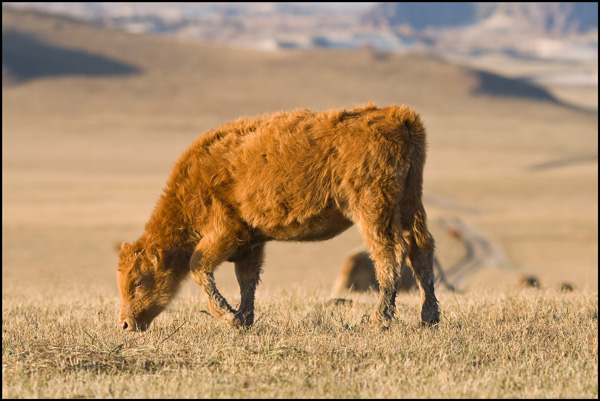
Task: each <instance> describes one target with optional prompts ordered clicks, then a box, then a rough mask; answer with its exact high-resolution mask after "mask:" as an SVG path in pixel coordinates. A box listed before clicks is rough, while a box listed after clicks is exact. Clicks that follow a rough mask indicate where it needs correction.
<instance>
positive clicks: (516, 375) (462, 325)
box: [2, 287, 598, 398]
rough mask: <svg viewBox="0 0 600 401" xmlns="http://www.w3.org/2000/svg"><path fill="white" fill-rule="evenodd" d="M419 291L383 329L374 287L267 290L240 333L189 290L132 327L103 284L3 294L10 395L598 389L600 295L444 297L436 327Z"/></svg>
mask: <svg viewBox="0 0 600 401" xmlns="http://www.w3.org/2000/svg"><path fill="white" fill-rule="evenodd" d="M77 294H79V295H77ZM82 294H84V295H82ZM418 298H419V297H418V295H417V294H416V293H414V292H413V293H409V294H400V295H399V297H398V301H397V307H398V319H397V321H396V322H395V324H394V325H392V327H391V328H390V329H389V330H388V331H373V330H371V329H370V328H369V325H368V322H367V320H368V318H367V316H368V315H369V314H370V312H371V310H372V308H373V307H374V305H375V302H376V295H375V294H373V293H368V294H356V295H354V294H353V295H352V300H353V302H330V299H329V297H328V296H327V295H326V290H325V289H324V288H323V289H315V290H307V289H305V288H302V287H296V288H295V289H293V290H279V291H276V292H272V293H269V292H268V291H262V293H261V294H259V300H258V304H257V320H256V324H255V326H254V327H253V328H251V329H249V330H244V331H236V330H234V329H232V328H230V327H229V326H227V325H225V324H223V323H221V322H220V321H218V320H217V319H215V318H213V317H212V316H210V315H208V314H207V313H206V311H205V309H206V302H205V300H204V299H203V298H202V297H199V296H196V295H194V296H183V297H180V298H178V299H177V300H176V301H175V302H174V304H173V305H172V306H171V307H170V308H169V309H168V310H167V311H166V312H165V313H163V314H162V315H161V316H159V317H158V318H157V320H156V321H155V322H154V323H153V325H152V326H151V328H150V329H149V330H148V331H147V332H145V333H133V334H132V333H123V332H121V331H120V330H118V327H117V323H116V319H117V315H118V307H119V305H118V299H116V298H114V297H110V298H108V297H105V296H103V295H102V291H100V290H98V291H97V292H93V291H92V292H89V291H88V292H87V294H86V293H85V292H78V293H75V292H73V293H68V294H64V295H63V296H62V297H60V298H56V299H54V300H50V301H48V300H47V299H43V298H41V297H37V296H35V295H34V294H31V296H7V297H5V296H4V295H3V299H2V305H3V306H2V320H3V325H2V376H3V380H2V397H3V398H5V397H6V398H13V397H18V398H30V397H44V398H47V397H48V398H54V397H60V398H67V397H68V398H74V397H102V398H105V397H128V398H133V397H135V398H138V397H143V398H163V397H182V398H188V397H219V398H220V397H236V398H237V397H247V398H254V397H269V398H275V397H277V398H279V397H293V398H297V397H303V398H309V397H310V398H312V397H320V398H333V397H336V398H337V397H342V398H356V397H361V398H371V397H382V398H396V397H402V398H404V397H409V398H410V397H427V398H435V397H460V398H463V397H474V398H530V397H531V398H533V397H536V398H538V397H539V398H555V397H556V398H571V397H575V398H597V397H598V294H597V292H571V293H564V292H560V291H558V290H542V291H540V290H535V289H528V290H509V291H506V292H497V293H483V292H480V293H477V292H472V293H470V294H469V295H468V296H464V295H454V294H450V293H441V294H440V296H439V298H440V302H441V305H442V309H443V317H442V321H441V323H440V324H439V326H438V327H437V328H434V329H431V328H423V327H421V326H420V324H419V318H418V316H419V314H418V311H419V304H418V302H419V301H418Z"/></svg>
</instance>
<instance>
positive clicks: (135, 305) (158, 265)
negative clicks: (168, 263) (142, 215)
mask: <svg viewBox="0 0 600 401" xmlns="http://www.w3.org/2000/svg"><path fill="white" fill-rule="evenodd" d="M162 256H163V255H162V252H160V251H157V250H156V249H155V248H150V249H147V247H146V246H145V244H144V242H143V241H142V240H138V241H136V242H134V243H132V244H127V243H123V244H122V245H121V251H120V253H119V268H118V270H117V282H118V284H119V292H120V293H121V314H120V320H119V322H120V326H121V327H122V328H123V330H128V331H135V330H142V331H143V330H146V329H147V328H148V326H149V325H150V323H151V322H152V320H153V319H154V318H155V317H156V316H158V314H159V313H160V312H162V311H163V310H164V309H165V308H166V306H167V304H168V303H169V302H170V301H171V299H173V297H174V296H175V293H176V292H177V289H178V287H179V283H180V281H181V280H180V279H178V278H177V277H176V274H175V272H174V271H173V269H168V268H166V267H165V263H164V260H163V258H162Z"/></svg>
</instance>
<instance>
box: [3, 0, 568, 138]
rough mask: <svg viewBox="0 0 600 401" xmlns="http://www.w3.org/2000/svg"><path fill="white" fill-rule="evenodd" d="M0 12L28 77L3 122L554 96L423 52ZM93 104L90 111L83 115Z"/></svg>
mask: <svg viewBox="0 0 600 401" xmlns="http://www.w3.org/2000/svg"><path fill="white" fill-rule="evenodd" d="M2 18H3V21H2V27H3V42H5V43H6V44H7V46H6V47H7V50H6V51H5V50H4V49H3V55H2V58H3V60H2V61H3V67H4V68H3V75H5V76H14V77H16V78H20V79H26V80H27V85H19V81H17V82H16V85H12V86H10V87H6V86H4V88H3V111H4V116H5V117H6V121H7V123H6V124H10V123H11V122H12V123H14V124H25V123H27V122H28V121H29V120H28V118H29V117H28V116H30V115H36V118H37V119H38V121H44V119H45V118H47V119H48V121H49V122H52V121H57V122H58V121H67V122H68V123H69V124H78V123H81V124H88V123H90V121H96V122H98V123H99V122H101V121H109V122H110V123H111V124H117V123H118V124H140V125H142V126H144V127H145V126H155V127H158V126H166V125H169V126H171V125H173V124H174V125H181V126H183V125H186V124H188V125H189V124H192V125H198V126H202V127H205V126H209V125H214V124H215V123H216V122H218V121H227V120H229V119H232V118H237V117H240V116H250V115H256V114H259V113H263V112H271V111H277V110H289V109H294V108H304V107H306V108H310V109H314V110H318V109H325V108H331V107H352V106H354V105H356V104H361V103H366V102H368V101H375V102H377V103H378V104H380V105H386V104H390V103H397V104H410V105H411V106H413V107H415V108H418V109H422V110H427V109H429V110H436V113H440V112H442V111H443V112H444V113H452V110H454V109H457V108H460V109H461V110H464V109H468V108H469V107H471V105H473V104H477V107H483V106H481V105H484V104H485V101H486V100H487V99H494V101H495V103H494V106H493V107H494V108H497V107H498V104H500V103H499V102H498V101H497V100H498V99H500V100H502V99H506V100H507V101H506V103H505V104H506V105H508V106H510V107H512V106H511V105H512V103H511V102H513V100H515V99H519V100H530V101H531V102H530V103H531V104H532V105H535V104H538V103H542V102H543V103H546V104H557V105H558V104H559V103H558V102H557V101H556V99H555V98H554V97H553V96H552V95H551V94H550V93H548V91H546V90H545V89H544V88H542V87H540V86H537V85H535V84H530V83H527V82H522V81H519V80H516V79H511V78H507V77H502V76H499V75H497V74H492V73H490V72H485V71H478V70H475V69H471V68H467V67H464V66H459V65H455V64H452V63H449V62H445V61H443V60H441V59H439V58H435V57H432V56H429V55H424V54H387V55H385V56H382V55H381V54H379V53H378V52H375V51H372V50H371V49H368V48H364V49H360V50H311V51H281V52H261V51H256V50H249V49H241V48H233V47H225V46H219V45H216V44H210V43H203V42H197V41H184V40H177V39H175V38H169V37H159V36H151V35H134V34H129V33H125V32H122V31H118V30H113V29H108V28H103V27H100V26H97V25H93V24H86V23H82V22H79V21H73V20H69V19H65V18H61V17H56V16H52V15H48V14H43V13H39V12H28V11H17V10H10V9H4V10H3V14H2ZM19 43H20V44H21V45H23V44H25V45H24V46H22V47H20V48H19V46H18V44H19ZM3 47H5V46H4V43H3ZM11 47H12V50H11ZM75 65H79V67H80V68H75V67H74V66H75ZM7 66H8V68H6V67H7ZM3 83H4V79H3ZM57 99H60V101H57ZM482 102H483V103H482ZM502 104H504V103H502ZM90 113H94V115H95V116H96V119H95V120H90V119H87V118H86V116H89V115H90ZM44 116H46V117H44ZM58 116H68V118H65V119H63V120H60V119H58ZM79 116H81V118H79ZM103 119H104V120H103ZM3 120H4V118H3ZM3 122H4V121H3ZM61 124H62V122H61Z"/></svg>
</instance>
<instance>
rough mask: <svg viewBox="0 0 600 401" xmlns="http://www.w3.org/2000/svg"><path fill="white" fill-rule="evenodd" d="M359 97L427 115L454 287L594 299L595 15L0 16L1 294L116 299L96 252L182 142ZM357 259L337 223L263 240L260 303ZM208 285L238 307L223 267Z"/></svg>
mask: <svg viewBox="0 0 600 401" xmlns="http://www.w3.org/2000/svg"><path fill="white" fill-rule="evenodd" d="M369 101H374V102H376V103H377V104H378V105H379V106H380V107H384V106H387V105H389V104H393V103H395V104H399V105H401V104H406V105H409V106H412V107H413V108H415V109H416V110H417V111H418V112H419V113H420V114H421V116H422V118H423V120H424V122H425V125H426V127H427V129H428V134H429V153H428V159H427V164H426V169H425V178H424V179H425V194H424V196H425V206H426V209H427V212H428V216H429V222H430V223H429V224H430V230H431V231H432V233H433V234H434V236H435V238H436V242H437V257H438V260H439V261H440V263H441V265H442V268H444V269H445V270H446V272H447V273H448V279H449V281H450V282H452V284H453V285H455V286H457V287H458V288H460V289H461V290H464V291H468V290H469V289H472V288H489V289H490V291H492V290H505V289H507V288H510V287H511V286H513V285H515V284H516V283H517V280H518V279H519V277H523V276H524V275H530V276H535V277H537V279H538V280H539V283H540V286H541V287H542V288H551V287H556V286H559V285H561V283H565V282H568V283H570V284H572V285H573V286H574V287H575V288H584V287H585V288H591V289H596V290H597V288H598V284H597V283H598V269H597V266H598V3H232V2H229V3H176V2H170V3H61V2H51V3H45V2H41V3H34V4H30V3H14V2H4V3H3V5H2V145H3V146H2V293H3V297H4V296H5V295H7V294H13V295H16V294H25V293H27V291H28V290H33V291H36V292H40V293H44V294H46V293H47V294H48V295H52V294H56V293H57V292H61V291H65V290H67V289H68V288H82V287H83V288H98V291H101V292H102V293H104V294H107V295H110V296H117V294H118V291H117V287H116V274H115V272H116V267H117V253H116V252H115V251H114V250H113V247H114V244H115V243H120V242H121V241H133V240H135V239H137V238H138V237H139V236H140V235H141V234H142V232H143V229H144V224H145V223H146V221H147V220H148V218H149V216H150V213H151V212H152V210H153V207H154V205H155V202H156V201H157V200H158V197H159V196H160V194H161V191H162V189H163V188H164V186H165V183H166V181H167V178H168V176H169V174H170V171H171V167H172V166H173V164H174V163H175V161H176V160H177V159H178V157H179V155H180V154H181V153H182V152H183V151H184V150H185V149H186V148H187V147H188V146H189V145H190V144H191V142H192V141H193V140H194V139H195V138H196V137H197V136H198V135H200V134H201V133H202V132H204V131H206V130H209V129H212V128H216V127H217V126H218V125H220V124H222V123H224V122H227V121H231V120H235V119H237V118H239V117H250V116H254V115H257V114H262V113H265V112H275V111H279V110H290V109H295V108H308V109H310V110H312V111H320V110H324V109H328V108H351V107H354V106H356V105H359V104H363V103H367V102H369ZM258 201H259V200H258ZM452 233H454V235H451V234H452ZM457 233H458V236H457ZM361 246H362V242H361V239H360V236H359V234H358V230H357V229H356V228H355V227H353V228H351V229H349V230H348V231H347V232H345V233H344V234H342V235H341V236H339V237H336V238H334V239H332V240H329V241H327V242H323V243H308V244H307V243H301V244H300V243H299V244H295V243H269V244H268V245H267V251H266V252H267V253H266V263H265V266H264V271H265V273H264V274H263V283H262V284H261V286H259V296H260V291H265V290H269V289H274V288H284V287H286V286H290V285H300V286H313V285H320V286H323V287H324V288H329V287H330V286H332V285H333V283H334V280H335V279H336V277H337V276H338V274H339V272H340V269H341V267H342V265H343V263H344V260H345V259H346V257H347V256H348V254H349V253H351V252H353V251H356V250H360V249H362V248H361ZM217 283H218V284H219V286H220V287H221V288H222V289H223V290H224V292H225V295H226V296H228V297H231V296H232V294H235V295H234V296H233V299H234V300H235V296H237V291H238V290H237V283H236V280H235V275H234V273H233V266H232V265H231V264H229V263H226V264H224V265H222V266H221V267H220V269H219V270H218V274H217ZM441 290H442V291H443V290H444V289H443V288H442V289H441ZM92 292H93V291H92ZM183 292H185V293H193V294H196V293H198V292H199V289H198V288H197V286H196V284H195V283H193V281H192V280H189V281H188V282H187V283H186V285H185V287H184V289H183ZM238 299H239V297H238Z"/></svg>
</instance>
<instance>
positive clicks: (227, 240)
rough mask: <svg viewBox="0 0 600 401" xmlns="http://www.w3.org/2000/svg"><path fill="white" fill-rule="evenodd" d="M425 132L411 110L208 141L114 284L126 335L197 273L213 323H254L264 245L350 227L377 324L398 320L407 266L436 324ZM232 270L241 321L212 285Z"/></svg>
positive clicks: (326, 118)
mask: <svg viewBox="0 0 600 401" xmlns="http://www.w3.org/2000/svg"><path fill="white" fill-rule="evenodd" d="M425 147H426V134H425V129H424V127H423V125H422V123H421V119H420V118H419V116H418V114H416V113H415V112H414V111H413V110H412V109H410V108H409V107H405V106H402V107H398V106H395V105H394V106H390V107H386V108H383V109H378V108H377V107H376V106H375V105H373V104H368V105H366V106H363V107H357V108H354V109H351V110H344V109H340V110H329V111H324V112H318V113H313V112H310V111H308V110H296V111H291V112H279V113H276V114H273V115H271V116H269V115H264V116H261V117H257V118H251V119H245V120H244V119H240V120H237V121H235V122H233V123H227V124H224V125H222V126H220V127H219V128H217V129H215V130H212V131H209V132H206V133H204V134H203V135H201V136H200V137H198V138H197V139H196V141H195V142H194V143H193V144H192V145H191V146H190V147H189V148H188V149H187V150H186V151H185V152H184V153H183V155H182V156H181V157H180V159H179V160H178V161H177V163H176V164H175V166H174V167H173V171H172V173H171V176H170V178H169V180H168V182H167V186H166V188H165V190H164V193H163V194H162V195H161V197H160V199H159V200H158V203H157V204H156V207H155V209H154V211H153V213H152V215H151V217H150V219H149V221H148V223H147V224H146V227H145V232H144V233H143V234H142V236H141V237H140V238H139V239H138V240H137V241H135V242H133V243H129V244H128V243H124V244H123V245H122V247H121V252H120V255H119V268H118V272H117V280H118V284H119V290H120V293H121V316H120V322H121V327H122V328H123V329H125V330H136V329H141V330H145V329H146V328H147V327H148V325H149V324H150V322H151V321H152V320H153V319H154V318H155V317H156V316H157V315H158V314H159V313H160V312H161V311H162V310H163V309H164V308H165V307H166V306H167V304H168V303H169V302H170V301H171V300H172V299H173V297H174V296H175V293H176V292H177V289H178V288H179V287H180V284H181V282H182V281H183V279H184V278H186V277H187V275H188V273H191V275H192V277H193V278H194V280H195V281H196V282H197V283H198V284H199V285H200V286H201V287H202V289H203V291H204V292H205V294H206V296H207V299H208V306H209V309H210V311H211V313H212V314H213V315H214V316H215V317H217V318H219V319H221V320H223V321H225V322H227V323H229V324H231V325H232V326H234V327H248V326H251V325H252V324H253V321H254V293H255V290H256V286H257V285H258V282H259V276H260V273H261V265H262V262H263V254H264V246H265V243H266V242H267V241H271V240H278V241H322V240H326V239H329V238H332V237H334V236H336V235H338V234H340V233H341V232H343V231H344V230H346V229H347V228H349V227H350V226H351V225H352V224H353V223H358V224H359V225H360V232H361V235H362V237H363V240H364V243H365V244H366V246H367V248H368V250H369V252H370V255H371V257H372V258H373V260H374V263H375V269H376V275H377V280H378V282H379V288H380V295H379V302H378V306H377V307H376V310H375V311H374V313H373V315H372V325H373V326H380V327H387V326H388V325H389V323H390V321H391V319H392V318H393V316H394V314H395V309H396V307H395V297H396V290H397V287H398V285H399V283H400V279H401V266H402V265H403V264H404V263H406V262H408V263H409V265H410V266H411V268H412V269H413V272H414V275H415V278H416V280H417V283H418V284H419V287H420V291H421V320H422V321H423V322H424V323H427V324H435V323H438V322H439V310H438V302H437V299H436V297H435V294H434V286H433V284H434V277H433V276H434V275H433V249H434V241H433V237H432V236H431V234H430V233H429V231H428V229H427V225H426V214H425V210H424V208H423V204H422V200H421V198H422V184H423V167H424V164H425ZM224 261H231V262H234V263H235V273H236V275H237V279H238V283H239V285H240V291H241V303H240V306H239V311H236V310H234V309H233V308H232V307H231V306H230V305H229V303H228V302H227V301H226V300H225V298H224V297H223V296H222V295H221V294H220V293H219V291H218V290H217V287H216V286H215V280H214V271H215V269H216V268H217V267H218V266H219V265H220V264H221V263H222V262H224Z"/></svg>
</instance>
